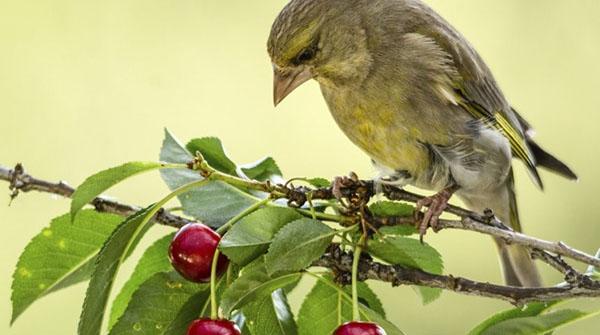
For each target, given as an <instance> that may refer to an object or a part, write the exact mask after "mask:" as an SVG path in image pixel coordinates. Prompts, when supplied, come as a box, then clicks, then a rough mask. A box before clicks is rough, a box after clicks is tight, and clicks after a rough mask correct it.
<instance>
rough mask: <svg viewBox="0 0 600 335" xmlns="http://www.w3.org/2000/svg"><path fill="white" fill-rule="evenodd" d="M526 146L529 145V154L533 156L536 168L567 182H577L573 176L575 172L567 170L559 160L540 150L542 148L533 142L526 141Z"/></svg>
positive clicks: (575, 176)
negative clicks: (551, 173) (554, 174)
mask: <svg viewBox="0 0 600 335" xmlns="http://www.w3.org/2000/svg"><path fill="white" fill-rule="evenodd" d="M527 144H528V145H529V148H530V149H531V152H532V153H533V155H534V156H535V160H536V163H537V165H538V166H541V167H543V168H546V169H548V170H550V171H552V172H554V173H556V174H558V175H561V176H563V177H565V178H567V179H569V180H577V175H576V174H575V172H573V170H571V168H569V167H568V166H567V165H566V164H565V163H563V162H562V161H561V160H560V159H558V158H556V157H555V156H553V155H552V154H551V153H549V152H547V151H546V150H544V149H542V147H540V146H539V145H538V144H537V143H535V142H534V141H533V140H527Z"/></svg>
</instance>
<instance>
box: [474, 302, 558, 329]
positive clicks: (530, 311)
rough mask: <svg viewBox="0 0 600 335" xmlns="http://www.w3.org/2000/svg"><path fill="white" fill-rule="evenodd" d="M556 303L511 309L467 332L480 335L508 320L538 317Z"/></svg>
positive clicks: (539, 303) (536, 303)
mask: <svg viewBox="0 0 600 335" xmlns="http://www.w3.org/2000/svg"><path fill="white" fill-rule="evenodd" d="M558 303H559V301H553V302H548V303H543V302H535V303H530V304H527V305H525V307H523V308H512V309H509V310H506V311H502V312H500V313H497V314H495V315H493V316H491V317H489V318H488V319H486V320H485V321H483V322H482V323H480V324H479V325H477V326H476V327H475V328H473V330H471V331H470V332H469V335H481V334H483V332H484V331H486V330H487V329H488V328H490V327H492V326H493V325H495V324H497V323H500V322H502V321H506V320H509V319H516V318H524V317H530V316H536V315H540V314H541V313H543V312H545V311H547V310H548V309H550V308H551V307H552V306H555V305H557V304H558Z"/></svg>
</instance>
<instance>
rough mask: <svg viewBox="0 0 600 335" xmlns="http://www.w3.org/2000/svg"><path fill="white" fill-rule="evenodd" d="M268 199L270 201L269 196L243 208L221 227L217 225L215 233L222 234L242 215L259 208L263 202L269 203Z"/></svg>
mask: <svg viewBox="0 0 600 335" xmlns="http://www.w3.org/2000/svg"><path fill="white" fill-rule="evenodd" d="M269 201H271V197H267V198H265V199H263V200H261V201H259V202H257V203H255V204H253V205H252V206H250V207H248V208H246V209H245V210H243V211H242V212H241V213H239V214H238V215H236V216H234V217H233V218H232V219H231V220H229V221H227V223H225V224H224V225H222V226H221V227H219V229H217V230H216V231H217V234H219V235H223V234H224V233H225V232H227V231H228V230H229V228H231V226H233V225H234V224H235V223H236V222H238V221H239V220H241V219H242V218H243V217H244V216H246V215H248V214H250V213H252V212H254V211H255V210H257V209H259V208H260V207H262V206H264V205H265V204H267V203H269Z"/></svg>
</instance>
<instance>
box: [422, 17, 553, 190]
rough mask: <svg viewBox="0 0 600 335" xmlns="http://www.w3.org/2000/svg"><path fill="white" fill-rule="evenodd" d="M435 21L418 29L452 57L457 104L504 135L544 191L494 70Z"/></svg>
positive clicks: (457, 34) (454, 33) (516, 120)
mask: <svg viewBox="0 0 600 335" xmlns="http://www.w3.org/2000/svg"><path fill="white" fill-rule="evenodd" d="M435 19H436V20H435V21H436V22H431V21H430V22H428V24H425V25H423V26H422V27H419V28H417V29H416V30H417V33H418V34H422V35H423V36H424V38H429V39H431V40H432V41H433V42H435V43H436V44H437V45H438V46H439V47H440V48H441V49H442V50H444V51H445V52H446V53H447V54H448V56H449V57H450V58H451V60H452V63H453V64H454V67H455V69H456V72H457V73H458V74H459V76H453V78H454V82H453V84H454V87H453V90H454V94H455V97H454V98H455V100H456V102H458V103H459V105H460V106H461V107H462V108H463V109H464V110H465V111H467V112H469V113H470V114H471V115H473V116H474V117H475V118H477V119H479V120H482V121H483V122H484V123H485V124H486V125H488V126H490V127H493V128H495V129H497V130H499V131H500V132H502V134H503V135H504V136H505V137H506V138H507V139H508V141H509V142H510V146H511V149H512V152H513V155H515V156H516V157H518V158H520V159H521V160H522V161H523V162H524V163H525V165H526V166H527V169H528V171H529V173H530V175H531V177H532V179H533V181H534V182H535V183H536V184H537V185H538V186H539V187H540V188H543V184H542V180H541V178H540V175H539V173H538V171H537V168H536V160H535V157H534V155H533V153H532V151H531V149H530V148H529V146H528V144H527V140H526V135H525V133H524V129H523V127H522V125H521V123H520V122H519V119H518V116H517V115H516V114H515V113H514V111H513V110H512V108H511V107H510V105H509V104H508V102H507V101H506V99H505V98H504V95H503V94H502V91H501V90H500V88H499V87H498V84H497V83H496V81H495V79H494V77H493V76H492V73H491V71H490V70H489V68H488V67H487V65H486V64H485V63H484V61H483V60H482V59H481V57H480V56H479V54H478V53H477V52H476V51H475V50H474V49H473V48H472V47H471V45H470V44H469V43H468V42H467V41H466V39H465V38H464V37H462V36H461V35H460V34H459V33H458V32H456V31H455V30H454V29H452V28H451V27H450V25H449V24H447V23H446V22H445V21H443V19H441V18H435Z"/></svg>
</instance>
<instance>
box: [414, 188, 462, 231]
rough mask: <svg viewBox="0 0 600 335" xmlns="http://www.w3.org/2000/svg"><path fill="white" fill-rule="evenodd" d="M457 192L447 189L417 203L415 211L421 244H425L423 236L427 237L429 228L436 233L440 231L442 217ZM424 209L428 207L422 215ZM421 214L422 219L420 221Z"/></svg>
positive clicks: (416, 226)
mask: <svg viewBox="0 0 600 335" xmlns="http://www.w3.org/2000/svg"><path fill="white" fill-rule="evenodd" d="M455 191H456V189H455V188H447V189H444V190H442V191H440V192H438V193H436V194H434V195H432V196H429V197H425V198H423V199H421V200H419V201H417V203H416V209H415V228H417V229H418V230H419V240H420V241H421V243H423V236H425V234H426V233H427V229H428V228H429V227H431V229H432V230H433V231H434V232H435V233H437V232H438V231H439V230H440V229H439V220H440V216H441V215H442V213H444V210H445V209H446V208H447V207H448V201H449V200H450V198H451V197H452V194H454V192H455ZM423 207H427V210H426V211H425V212H424V213H421V211H422V209H423ZM421 214H422V219H420V218H421Z"/></svg>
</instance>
